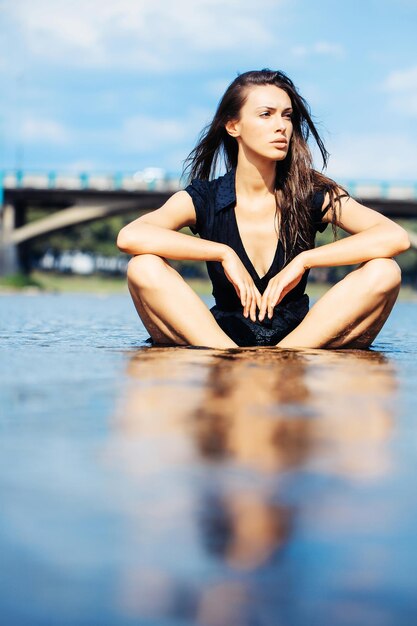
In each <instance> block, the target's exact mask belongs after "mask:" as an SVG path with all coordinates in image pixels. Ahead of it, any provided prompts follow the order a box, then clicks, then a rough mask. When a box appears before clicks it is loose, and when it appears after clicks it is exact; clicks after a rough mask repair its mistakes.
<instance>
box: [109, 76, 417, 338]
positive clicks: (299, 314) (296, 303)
mask: <svg viewBox="0 0 417 626" xmlns="http://www.w3.org/2000/svg"><path fill="white" fill-rule="evenodd" d="M310 133H311V134H312V135H313V137H314V139H315V141H316V143H317V144H318V146H319V149H320V151H321V154H322V157H323V161H324V165H326V164H327V156H328V155H327V152H326V150H325V148H324V145H323V143H322V141H321V139H320V137H319V135H318V133H317V130H316V128H315V126H314V124H313V122H312V120H311V117H310V114H309V109H308V105H307V104H306V102H305V101H304V99H303V98H302V97H301V96H300V95H299V94H298V92H297V90H296V88H295V86H294V84H293V83H292V81H291V80H290V79H289V78H288V77H287V76H286V75H285V74H284V73H282V72H278V71H270V70H261V71H251V72H246V73H244V74H241V75H240V76H238V77H237V78H236V79H235V80H234V81H233V82H232V83H231V85H230V86H229V87H228V89H227V90H226V92H225V94H224V96H223V98H222V100H221V102H220V104H219V107H218V109H217V112H216V114H215V116H214V118H213V121H212V122H211V124H210V125H209V126H208V127H207V128H206V130H205V131H204V132H203V134H202V137H201V139H200V141H199V143H198V145H197V146H196V148H195V149H194V150H193V152H192V153H191V154H190V155H189V157H188V159H187V163H188V169H189V171H190V178H191V179H192V182H191V184H189V185H188V187H186V189H185V190H183V191H179V192H177V193H175V194H174V195H173V196H172V197H171V198H170V199H169V200H168V201H167V202H166V203H165V204H164V205H163V206H162V207H161V208H160V209H157V210H156V211H153V212H151V213H148V214H147V215H144V216H143V217H140V218H139V219H137V220H135V221H133V222H131V223H130V224H128V225H127V226H125V227H124V228H123V229H122V230H121V231H120V233H119V236H118V240H117V245H118V247H119V248H120V250H122V251H124V252H127V253H129V254H132V255H134V258H133V259H132V260H131V261H130V263H129V268H128V284H129V290H130V293H131V295H132V298H133V301H134V304H135V307H136V309H137V312H138V314H139V316H140V317H141V319H142V321H143V323H144V325H145V327H146V328H147V330H148V332H149V333H150V335H151V338H152V341H153V342H154V343H163V344H174V345H175V344H177V345H200V346H210V347H214V348H232V347H236V346H237V345H238V346H253V345H258V346H262V345H269V346H271V345H276V346H278V347H281V348H298V347H301V348H341V347H350V348H352V347H355V348H367V347H369V346H370V344H371V343H372V341H373V340H374V338H375V337H376V335H377V334H378V332H379V331H380V330H381V328H382V326H383V324H384V323H385V321H386V319H387V317H388V315H389V313H390V311H391V309H392V307H393V305H394V302H395V300H396V298H397V295H398V291H399V287H400V278H401V275H400V270H399V267H398V265H397V263H396V262H395V261H394V260H393V259H392V257H394V256H395V255H397V254H399V253H401V252H403V251H404V250H407V249H408V248H409V245H410V243H409V239H408V236H407V233H406V231H405V230H404V229H403V228H401V227H400V226H398V225H397V224H395V223H394V222H392V221H391V220H389V219H388V218H386V217H384V216H382V215H380V214H379V213H378V212H376V211H373V210H372V209H370V208H368V207H365V206H363V205H362V204H359V203H358V202H356V201H355V200H354V199H353V198H351V197H349V194H348V193H347V192H346V191H345V190H344V189H343V188H342V187H340V186H338V185H337V184H336V183H335V182H334V181H332V180H331V179H329V178H327V177H325V176H323V175H322V174H320V173H319V172H317V171H315V170H314V169H313V167H312V157H311V153H310V150H309V147H308V145H307V139H308V137H309V134H310ZM220 157H223V158H224V162H225V165H226V170H227V172H226V174H225V175H224V176H220V177H218V178H215V179H213V176H214V175H215V171H216V166H217V164H218V161H219V158H220ZM330 222H331V223H332V227H333V230H334V233H335V232H336V227H337V226H340V227H341V228H343V229H344V230H345V231H347V232H348V233H350V234H351V236H350V237H346V238H344V239H341V240H339V241H334V242H332V243H330V244H327V245H324V246H321V247H319V248H314V239H315V234H316V231H317V230H319V231H323V230H324V229H325V228H326V226H327V224H328V223H330ZM184 226H189V227H190V228H191V230H192V231H193V232H194V233H197V232H198V233H199V234H200V238H196V237H191V236H189V235H186V234H183V233H180V232H177V231H178V230H180V229H181V228H183V227H184ZM166 258H168V259H183V260H186V259H192V260H201V261H203V260H204V261H207V267H208V271H209V275H210V278H211V280H212V283H213V295H214V297H215V299H216V306H214V307H213V308H212V309H211V310H209V309H208V308H207V306H206V305H205V304H204V303H203V302H202V300H201V299H200V298H199V297H198V296H197V295H196V294H195V293H194V291H193V290H192V289H191V288H190V287H189V285H187V283H186V282H185V281H184V280H183V279H182V278H181V276H180V275H179V274H178V272H176V271H175V270H174V269H173V268H172V267H171V266H170V265H169V263H168V262H167V261H166ZM349 264H351V265H357V264H359V267H357V268H356V269H354V270H353V271H352V272H350V273H349V274H348V275H347V276H346V277H345V278H344V279H343V280H341V281H340V282H339V283H337V284H336V285H334V286H333V287H332V288H331V289H329V291H328V292H327V293H325V294H324V295H323V296H322V297H321V298H320V299H319V300H318V301H317V302H316V304H314V306H313V307H312V308H311V309H310V310H309V308H308V296H307V295H306V294H305V293H304V289H305V286H306V282H307V276H308V272H309V269H310V268H312V267H323V266H336V265H349Z"/></svg>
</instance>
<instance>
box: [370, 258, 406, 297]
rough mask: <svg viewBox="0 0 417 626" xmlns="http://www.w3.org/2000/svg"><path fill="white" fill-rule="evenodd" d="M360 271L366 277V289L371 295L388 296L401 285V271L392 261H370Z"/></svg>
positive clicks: (380, 259)
mask: <svg viewBox="0 0 417 626" xmlns="http://www.w3.org/2000/svg"><path fill="white" fill-rule="evenodd" d="M361 270H362V272H363V273H364V274H365V276H366V284H367V288H368V289H370V290H371V291H372V292H373V293H378V294H382V295H385V294H390V293H392V292H396V291H398V289H399V287H400V285H401V269H400V266H399V265H398V263H397V262H396V261H394V259H382V258H378V259H371V260H370V261H367V262H366V263H365V264H364V265H363V266H362V268H361Z"/></svg>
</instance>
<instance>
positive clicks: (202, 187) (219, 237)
mask: <svg viewBox="0 0 417 626" xmlns="http://www.w3.org/2000/svg"><path fill="white" fill-rule="evenodd" d="M235 178H236V169H235V168H234V169H232V170H230V171H229V172H227V174H225V175H224V176H220V177H219V178H216V179H215V180H211V181H207V180H199V179H194V180H193V181H192V182H191V184H190V185H188V187H186V188H185V191H186V192H187V193H188V194H189V195H190V196H191V198H192V200H193V204H194V208H195V212H196V216H197V219H196V224H195V226H191V227H190V228H191V230H192V232H193V233H194V234H197V233H198V234H199V235H200V237H201V238H202V239H208V240H210V241H217V242H219V243H223V244H226V245H228V246H230V247H231V248H233V250H235V252H236V253H237V255H238V256H239V258H240V259H241V261H242V263H243V265H244V266H245V268H246V269H247V271H248V272H249V274H250V275H251V277H252V279H253V281H254V283H255V285H256V287H257V288H258V290H259V292H260V293H261V294H262V293H263V292H264V291H265V289H266V287H267V286H268V282H269V281H270V279H271V278H272V277H273V276H275V275H276V274H277V273H278V272H279V271H280V270H281V269H282V268H283V267H284V249H283V245H282V242H281V240H279V241H278V244H277V249H276V252H275V256H274V259H273V261H272V264H271V267H270V268H269V270H268V272H267V273H266V274H265V276H262V277H261V276H259V275H258V273H257V272H256V270H255V268H254V267H253V265H252V263H251V261H250V259H249V257H248V255H247V253H246V250H245V248H244V246H243V243H242V240H241V238H240V234H239V229H238V226H237V221H236V215H235V211H234V207H235V205H236V190H235ZM323 202H324V190H323V191H318V192H316V193H315V194H314V195H313V198H312V202H311V210H312V223H313V227H314V229H315V231H320V232H323V231H324V229H325V228H326V226H327V223H326V222H323V221H322V215H323V213H324V212H323V211H322V206H323ZM207 270H208V273H209V276H210V279H211V282H212V284H213V296H214V298H215V300H216V305H217V307H218V308H219V309H222V310H223V311H236V310H240V309H241V308H242V305H241V302H240V300H239V298H238V296H237V293H236V291H235V288H234V287H233V285H232V283H231V282H230V281H229V280H228V279H227V277H226V275H225V273H224V270H223V266H222V264H221V263H220V262H218V261H207ZM307 278H308V270H307V271H306V272H305V273H304V276H303V278H302V279H301V281H300V282H299V283H298V285H297V286H296V287H295V288H294V289H293V290H292V291H290V292H289V293H288V294H287V295H286V296H285V298H283V300H282V303H283V304H285V303H287V302H290V301H293V300H298V299H299V298H301V296H302V295H303V294H304V291H305V288H306V284H307Z"/></svg>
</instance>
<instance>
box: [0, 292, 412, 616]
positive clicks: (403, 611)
mask: <svg viewBox="0 0 417 626" xmlns="http://www.w3.org/2000/svg"><path fill="white" fill-rule="evenodd" d="M416 313H417V303H416V302H401V303H399V304H397V305H396V307H395V309H394V311H393V313H392V315H391V317H390V319H389V321H388V322H387V324H386V326H385V327H384V329H383V331H382V332H381V334H380V336H379V338H378V339H377V341H376V342H375V344H374V346H373V349H372V350H371V351H354V350H352V351H325V350H306V351H279V353H277V351H274V350H273V349H260V350H259V349H241V350H232V351H216V350H209V349H189V348H168V349H163V348H149V347H148V346H147V345H146V344H144V340H145V339H146V337H147V333H146V331H145V330H144V329H143V328H142V327H141V326H140V324H139V322H138V319H137V317H136V314H135V312H134V310H133V306H132V305H131V302H130V300H129V298H128V296H112V297H97V296H80V295H77V296H75V295H59V296H58V295H57V296H54V295H41V296H31V297H29V296H23V295H16V296H7V297H2V298H1V299H0V319H1V324H0V327H1V344H2V351H1V352H2V359H1V378H0V407H1V409H0V410H1V417H0V498H1V500H0V503H1V516H0V554H1V565H2V566H1V569H0V615H1V621H2V623H4V624H8V625H9V624H10V625H12V624H13V625H15V624H16V625H29V624H30V625H35V626H37V625H42V626H44V625H51V626H52V625H53V626H55V625H59V626H61V625H64V626H66V625H68V626H79V625H83V626H84V625H85V626H87V625H88V626H91V625H99V626H107V625H112V626H113V625H117V626H125V625H131V624H135V625H140V626H191V625H195V624H198V625H200V624H201V625H203V626H270V625H271V626H277V625H281V624H283V625H285V626H287V625H290V626H293V625H296V626H298V625H299V624H300V625H303V626H304V625H306V624H308V625H309V626H316V625H317V626H323V625H326V626H327V625H328V624H329V625H332V626H334V625H337V626H339V625H346V626H352V625H356V624H358V625H362V624H366V625H374V624H375V625H378V626H388V625H389V626H390V625H393V626H394V625H395V626H401V625H403V624H404V625H409V624H414V623H416V621H417V583H416V580H417V566H416V552H417V537H416V527H417V491H416V489H415V481H416V479H415V476H416V474H417V460H416V459H417V454H416V453H417V428H416V424H415V408H414V407H415V405H416V399H417V389H416V381H417V376H416V374H417V359H416V351H417V325H416Z"/></svg>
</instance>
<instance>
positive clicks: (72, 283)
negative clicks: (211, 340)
mask: <svg viewBox="0 0 417 626" xmlns="http://www.w3.org/2000/svg"><path fill="white" fill-rule="evenodd" d="M187 282H188V284H189V285H190V286H191V287H192V288H193V289H194V290H195V291H196V292H197V293H198V294H199V295H200V296H209V295H211V284H210V281H208V280H206V279H202V278H189V279H187ZM330 287H331V285H330V284H329V283H317V282H311V283H309V284H308V288H307V292H308V294H309V295H310V297H312V298H314V299H315V298H319V297H320V296H321V295H323V293H325V292H326V291H327V290H328V289H329V288H330ZM10 293H27V294H33V293H90V294H97V295H112V294H123V293H128V289H127V284H126V279H125V277H109V276H100V275H93V276H76V275H72V274H58V273H53V272H32V273H31V274H30V276H24V275H23V274H18V275H15V276H7V277H0V295H5V294H10ZM400 299H401V300H404V301H412V302H415V301H417V291H416V290H415V289H413V288H411V287H409V286H405V287H402V288H401V292H400Z"/></svg>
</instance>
